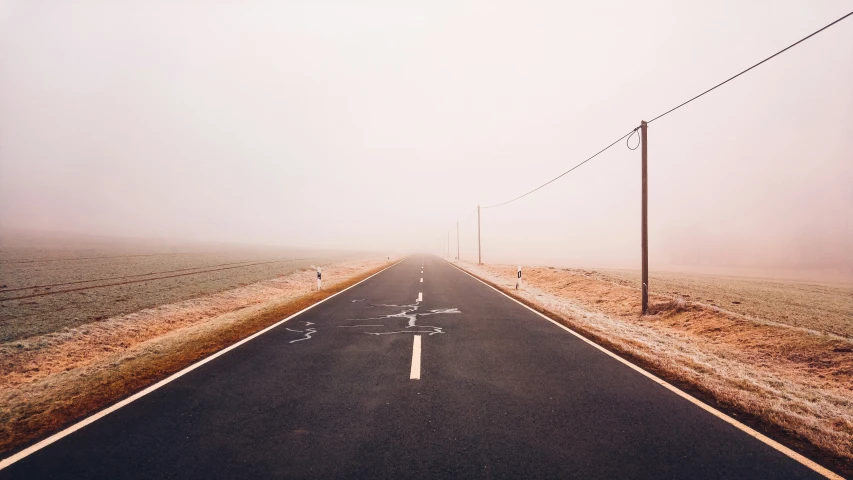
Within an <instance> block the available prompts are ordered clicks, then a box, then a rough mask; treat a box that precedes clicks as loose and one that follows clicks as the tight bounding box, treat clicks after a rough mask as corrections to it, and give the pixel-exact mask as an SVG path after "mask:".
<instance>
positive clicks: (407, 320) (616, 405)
mask: <svg viewBox="0 0 853 480" xmlns="http://www.w3.org/2000/svg"><path fill="white" fill-rule="evenodd" d="M422 261H423V263H424V268H423V274H421V262H422ZM421 278H422V279H423V281H421V280H420V279H421ZM419 296H421V298H422V300H421V301H420V302H418V301H417V298H418V297H419ZM401 312H402V313H401ZM410 325H411V326H410ZM416 336H419V339H416V338H415V337H416ZM418 344H419V345H420V350H421V351H420V354H419V355H415V351H414V350H416V348H415V346H416V345H418ZM418 360H419V361H420V368H419V369H417V368H415V367H416V366H417V365H414V366H413V363H414V364H417V363H418ZM417 370H419V371H417ZM418 376H419V378H417V377H418ZM412 377H416V378H415V379H413V378H412ZM0 478H3V479H7V478H18V479H24V478H27V479H35V478H104V479H122V478H145V479H148V478H182V479H185V478H204V479H211V478H324V479H325V478H371V479H372V478H655V479H659V478H691V479H699V478H822V477H820V476H819V475H818V474H817V473H815V472H813V471H812V470H809V469H808V468H807V467H805V466H803V465H801V464H800V463H798V462H796V461H794V460H792V459H790V458H788V457H787V456H785V455H783V454H782V453H780V452H777V451H776V450H774V449H772V448H771V447H769V446H767V445H765V444H764V443H761V442H760V441H758V440H756V439H755V438H753V437H751V436H749V435H747V434H745V433H743V432H741V431H740V430H737V429H736V428H735V427H733V426H731V425H729V424H728V423H726V422H724V421H723V420H721V419H719V418H717V417H715V416H713V415H711V414H709V413H707V412H705V411H704V410H702V409H700V408H699V407H697V406H696V405H694V404H692V403H690V402H688V401H687V400H685V399H683V398H681V397H679V396H678V395H676V394H674V393H673V392H671V391H669V390H667V389H665V388H664V387H662V386H661V385H659V384H657V383H655V382H654V381H653V380H651V379H649V378H647V377H645V376H643V375H641V374H639V373H638V372H636V371H634V370H632V369H631V368H630V367H628V366H626V365H624V364H623V363H621V362H619V361H617V360H615V359H613V358H611V357H610V356H608V355H606V354H604V353H603V352H601V351H600V350H598V349H596V348H594V347H592V346H591V345H589V344H587V343H585V342H584V341H582V340H580V339H578V338H576V337H575V336H573V335H571V334H569V333H567V332H566V331H565V330H563V329H561V328H560V327H558V326H556V325H554V324H553V323H551V322H549V321H547V320H545V319H543V318H542V317H539V316H538V315H536V314H534V313H533V312H531V311H530V310H528V309H526V308H524V307H523V306H521V305H519V304H517V303H515V302H513V301H512V300H510V299H508V298H506V297H504V296H503V295H501V294H499V293H497V292H496V291H494V290H492V289H490V288H488V287H486V286H485V285H483V284H482V283H480V282H478V281H476V280H475V279H473V278H471V277H469V276H468V275H466V274H464V273H462V272H460V271H459V270H457V269H455V268H454V267H453V266H451V265H448V264H447V263H445V262H444V261H442V260H440V259H438V258H435V257H429V256H425V257H422V256H417V255H416V256H413V257H410V258H409V259H407V260H406V261H404V262H402V263H400V264H398V265H396V266H394V267H391V268H390V269H388V270H386V271H385V272H383V273H381V274H379V275H377V276H375V277H373V278H371V279H370V280H368V281H366V282H364V283H361V284H359V285H357V286H355V287H354V288H351V289H350V290H347V291H346V292H344V293H342V294H340V295H338V296H336V297H334V298H332V299H330V300H328V301H327V302H325V303H323V304H321V305H319V306H317V307H315V308H313V309H311V310H309V311H307V312H305V313H303V314H302V315H299V316H297V317H296V318H293V319H292V320H290V321H289V322H287V323H285V324H283V325H281V326H279V327H277V328H275V329H273V330H271V331H269V332H268V333H265V334H263V335H261V336H259V337H257V338H255V339H253V340H251V341H249V342H247V343H245V344H243V345H241V346H239V347H238V348H236V349H234V350H232V351H230V352H228V353H226V354H224V355H222V356H220V357H218V358H216V359H214V360H213V361H211V362H209V363H207V364H205V365H203V366H201V367H200V368H198V369H195V370H193V371H192V372H190V373H188V374H186V375H184V376H182V377H180V378H178V379H177V380H175V381H173V382H171V383H169V384H167V385H165V386H163V387H162V388H160V389H158V390H155V391H154V392H152V393H150V394H148V395H146V396H144V397H142V398H140V399H138V400H136V401H135V402H132V403H130V404H129V405H127V406H125V407H123V408H121V409H119V410H117V411H115V412H113V413H110V414H109V415H107V416H106V417H104V418H101V419H100V420H98V421H96V422H94V423H92V424H90V425H88V426H86V427H84V428H82V429H81V430H78V431H77V432H74V433H72V434H70V435H68V436H66V437H64V438H62V439H61V440H59V441H57V442H55V443H53V444H51V445H49V446H47V447H46V448H44V449H42V450H39V451H37V452H35V453H33V454H32V455H30V456H28V457H26V458H23V459H22V460H20V461H18V462H17V463H14V464H12V465H11V466H9V467H7V468H6V469H4V470H0Z"/></svg>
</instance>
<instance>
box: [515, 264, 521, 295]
mask: <svg viewBox="0 0 853 480" xmlns="http://www.w3.org/2000/svg"><path fill="white" fill-rule="evenodd" d="M515 289H516V290H519V289H521V265H519V266H518V279H517V280H516V281H515Z"/></svg>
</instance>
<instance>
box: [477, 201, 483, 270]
mask: <svg viewBox="0 0 853 480" xmlns="http://www.w3.org/2000/svg"><path fill="white" fill-rule="evenodd" d="M482 264H483V250H482V244H481V243H480V206H479V205H477V265H482Z"/></svg>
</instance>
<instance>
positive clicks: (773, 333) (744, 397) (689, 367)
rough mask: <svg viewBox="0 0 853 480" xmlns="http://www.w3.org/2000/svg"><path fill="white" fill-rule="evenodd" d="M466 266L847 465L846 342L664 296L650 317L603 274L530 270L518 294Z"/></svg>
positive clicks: (851, 344) (851, 459) (850, 377)
mask: <svg viewBox="0 0 853 480" xmlns="http://www.w3.org/2000/svg"><path fill="white" fill-rule="evenodd" d="M463 267H464V268H465V269H467V270H468V271H470V272H471V273H473V274H475V275H477V276H479V277H480V278H483V279H484V280H486V281H488V282H490V283H492V284H494V285H495V286H497V287H499V288H502V289H504V290H505V291H507V293H510V294H512V295H514V296H516V297H517V298H519V299H520V300H522V301H524V302H525V303H528V304H529V305H531V306H534V307H535V308H537V309H539V310H541V311H544V312H547V313H549V314H551V315H552V316H554V317H555V318H556V319H559V320H561V321H562V322H563V323H565V324H566V325H568V326H570V327H572V328H573V329H575V330H577V331H580V332H581V333H583V334H585V335H587V336H589V337H591V338H594V339H595V340H597V341H598V342H600V343H602V344H604V345H606V346H608V347H609V348H611V349H613V350H616V351H618V352H620V353H622V354H625V355H628V356H630V357H631V358H633V359H634V360H635V361H638V362H639V363H641V364H643V365H646V366H649V367H650V368H652V369H653V370H654V371H656V372H657V373H659V374H662V375H663V376H665V377H666V378H670V379H675V380H677V381H679V383H681V384H684V385H687V386H690V387H692V389H694V390H697V391H699V392H702V393H704V394H706V395H708V396H710V397H712V398H713V399H714V400H715V401H716V402H717V403H718V405H721V406H723V407H725V408H729V409H732V410H734V411H736V412H742V413H744V414H747V415H749V416H751V417H752V418H754V419H756V420H757V421H758V422H759V423H762V424H763V425H764V426H766V427H768V428H769V429H771V430H774V431H777V432H778V431H780V429H781V431H783V432H784V433H785V434H786V436H787V438H789V439H793V440H794V441H795V442H797V443H798V444H799V445H802V443H800V442H801V441H802V442H807V443H808V444H810V445H812V446H814V447H816V448H817V449H819V451H820V452H823V453H825V454H826V455H827V456H828V458H830V459H834V460H832V463H833V464H834V465H836V466H837V465H841V466H842V467H841V468H842V469H843V470H844V471H848V472H849V471H851V470H853V469H851V468H850V465H851V464H853V353H851V352H853V341H851V339H849V338H845V337H841V336H837V335H832V334H826V333H822V332H819V331H813V330H809V329H806V328H802V327H795V326H791V325H786V324H785V323H784V322H781V321H779V320H780V319H779V318H756V317H754V316H748V315H743V314H738V313H736V312H731V311H724V310H721V309H719V308H716V307H713V306H710V305H706V304H701V303H696V302H692V301H688V300H687V299H685V298H683V297H679V296H670V295H652V296H651V298H650V311H651V314H650V315H647V316H640V315H639V311H640V296H639V292H638V291H637V290H636V289H635V288H633V287H632V286H630V285H627V284H624V283H622V282H617V281H612V280H613V279H612V278H608V277H606V276H603V275H602V274H601V273H600V272H589V271H577V270H575V271H566V270H556V269H550V268H528V269H526V270H525V274H524V275H525V282H526V285H525V289H524V291H522V292H518V293H517V292H515V291H514V290H513V288H514V285H515V267H511V266H499V265H484V266H476V265H472V264H464V265H463ZM719 281H720V282H724V281H725V280H723V279H720V280H719ZM680 288H684V286H683V285H681V286H680ZM778 295H779V294H778V293H777V296H778ZM842 295H843V293H842ZM741 298H743V297H741ZM765 311H768V309H765ZM781 320H784V319H781ZM846 320H847V319H846V318H843V317H839V319H838V321H846Z"/></svg>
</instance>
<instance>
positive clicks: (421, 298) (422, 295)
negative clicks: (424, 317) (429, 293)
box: [418, 292, 424, 302]
mask: <svg viewBox="0 0 853 480" xmlns="http://www.w3.org/2000/svg"><path fill="white" fill-rule="evenodd" d="M418 301H419V302H423V301H424V293H423V292H418Z"/></svg>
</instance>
